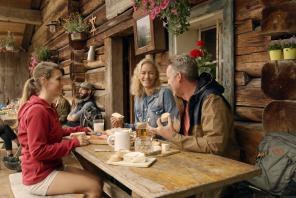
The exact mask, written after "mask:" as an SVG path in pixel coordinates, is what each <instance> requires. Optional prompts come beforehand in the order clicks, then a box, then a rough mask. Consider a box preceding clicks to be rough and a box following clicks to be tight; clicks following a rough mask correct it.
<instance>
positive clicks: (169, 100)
mask: <svg viewBox="0 0 296 198" xmlns="http://www.w3.org/2000/svg"><path fill="white" fill-rule="evenodd" d="M163 94H164V95H163V105H164V112H168V113H170V117H171V118H172V121H173V125H174V128H175V129H176V131H178V132H179V131H180V123H181V122H180V113H179V109H178V107H177V104H176V101H175V98H174V96H173V93H172V91H171V90H170V89H165V90H164V92H163Z"/></svg>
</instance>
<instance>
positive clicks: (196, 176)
mask: <svg viewBox="0 0 296 198" xmlns="http://www.w3.org/2000/svg"><path fill="white" fill-rule="evenodd" d="M95 148H100V149H108V148H109V146H107V145H89V146H85V147H78V148H76V149H75V152H74V154H75V155H76V156H77V158H78V160H79V161H80V162H81V163H82V165H83V164H84V165H86V163H89V164H90V165H92V166H95V167H97V168H98V169H100V170H101V171H102V172H104V173H105V174H107V175H109V176H111V177H113V178H114V179H116V180H117V181H118V182H120V183H121V184H123V185H124V186H126V187H127V188H128V189H130V190H131V192H132V196H133V197H145V198H146V197H147V198H150V197H186V196H190V195H194V194H197V193H200V192H205V191H208V190H211V189H215V188H219V187H223V186H225V185H228V184H232V183H235V182H238V181H242V180H246V179H248V178H251V177H253V176H256V175H259V174H260V170H259V169H257V168H255V167H254V166H251V165H248V164H245V163H241V162H238V161H234V160H231V159H227V158H223V157H220V156H216V155H211V154H200V153H191V152H181V153H178V154H174V155H170V156H167V157H158V158H157V161H156V162H155V163H154V164H153V165H152V166H151V167H149V168H136V167H124V166H113V165H108V164H107V163H105V162H106V161H107V160H108V159H109V157H110V156H111V155H112V154H113V152H95V151H94V150H95ZM84 167H85V168H87V167H89V166H87V165H86V166H84ZM109 184H110V182H109ZM111 187H112V186H111ZM111 187H109V188H111ZM113 187H114V185H113ZM107 191H108V190H107ZM109 191H110V189H109ZM114 193H116V192H115V191H114ZM120 195H121V197H128V195H127V194H126V193H125V194H124V193H120ZM113 197H116V196H113Z"/></svg>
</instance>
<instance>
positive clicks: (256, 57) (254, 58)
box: [235, 52, 269, 64]
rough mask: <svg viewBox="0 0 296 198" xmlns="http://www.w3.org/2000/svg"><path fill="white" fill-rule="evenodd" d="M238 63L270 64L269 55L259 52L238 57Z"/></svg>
mask: <svg viewBox="0 0 296 198" xmlns="http://www.w3.org/2000/svg"><path fill="white" fill-rule="evenodd" d="M235 58H236V63H237V64H240V63H254V62H268V61H269V55H268V53H267V52H259V53H253V54H248V55H240V56H236V57H235Z"/></svg>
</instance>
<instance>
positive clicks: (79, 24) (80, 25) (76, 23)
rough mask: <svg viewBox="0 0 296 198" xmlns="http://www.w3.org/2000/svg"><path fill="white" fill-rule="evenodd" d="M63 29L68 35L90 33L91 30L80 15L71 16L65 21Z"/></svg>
mask: <svg viewBox="0 0 296 198" xmlns="http://www.w3.org/2000/svg"><path fill="white" fill-rule="evenodd" d="M63 27H64V28H65V30H66V31H67V32H68V33H75V32H88V31H89V28H90V26H89V24H88V23H87V22H84V21H83V19H82V17H81V16H80V15H79V13H74V14H71V15H70V16H69V18H68V19H65V21H64V24H63Z"/></svg>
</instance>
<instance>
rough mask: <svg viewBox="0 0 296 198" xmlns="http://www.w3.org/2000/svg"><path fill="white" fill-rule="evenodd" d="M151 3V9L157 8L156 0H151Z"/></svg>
mask: <svg viewBox="0 0 296 198" xmlns="http://www.w3.org/2000/svg"><path fill="white" fill-rule="evenodd" d="M149 3H150V8H151V9H154V8H155V1H154V0H149Z"/></svg>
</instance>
